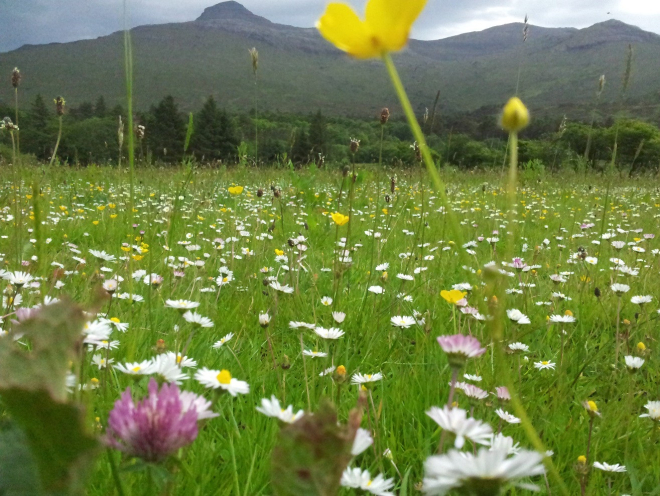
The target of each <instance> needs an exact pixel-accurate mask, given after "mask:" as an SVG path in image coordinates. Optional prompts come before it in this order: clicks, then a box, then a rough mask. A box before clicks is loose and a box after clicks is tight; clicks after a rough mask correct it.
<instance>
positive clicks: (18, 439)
mask: <svg viewBox="0 0 660 496" xmlns="http://www.w3.org/2000/svg"><path fill="white" fill-rule="evenodd" d="M0 494H2V496H33V495H34V496H36V495H40V494H42V492H41V488H40V487H39V483H38V478H37V468H36V466H35V464H34V459H33V458H32V455H31V454H30V449H29V447H28V445H27V439H26V438H25V434H23V432H22V431H21V430H20V429H18V428H17V427H16V426H14V425H10V426H8V427H7V428H5V429H4V430H2V431H0Z"/></svg>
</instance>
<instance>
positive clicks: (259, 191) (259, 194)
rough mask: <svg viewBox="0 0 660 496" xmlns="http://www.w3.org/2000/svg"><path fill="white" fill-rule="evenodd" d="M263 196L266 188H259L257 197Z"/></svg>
mask: <svg viewBox="0 0 660 496" xmlns="http://www.w3.org/2000/svg"><path fill="white" fill-rule="evenodd" d="M262 196H264V190H263V189H261V188H259V189H258V190H257V198H261V197H262Z"/></svg>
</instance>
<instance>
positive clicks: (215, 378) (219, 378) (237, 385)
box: [195, 367, 250, 396]
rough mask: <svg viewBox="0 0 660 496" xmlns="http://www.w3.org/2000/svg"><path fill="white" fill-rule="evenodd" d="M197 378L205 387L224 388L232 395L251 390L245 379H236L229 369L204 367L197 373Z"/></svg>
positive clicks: (246, 392)
mask: <svg viewBox="0 0 660 496" xmlns="http://www.w3.org/2000/svg"><path fill="white" fill-rule="evenodd" d="M195 379H196V380H197V381H198V382H199V383H200V384H201V385H202V386H204V387H207V388H212V389H218V388H222V389H223V390H225V391H227V392H228V393H229V394H231V395H232V396H236V395H238V394H248V393H249V392H250V385H249V384H248V383H247V382H245V381H239V380H238V379H234V378H233V377H232V376H231V374H230V373H229V371H228V370H209V369H207V368H206V367H204V368H203V369H201V370H199V371H198V372H197V373H196V374H195Z"/></svg>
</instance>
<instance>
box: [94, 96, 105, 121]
mask: <svg viewBox="0 0 660 496" xmlns="http://www.w3.org/2000/svg"><path fill="white" fill-rule="evenodd" d="M107 113H108V108H107V107H106V105H105V98H103V96H100V97H99V98H98V100H96V105H94V117H98V118H100V119H103V118H104V117H105V116H106V115H107Z"/></svg>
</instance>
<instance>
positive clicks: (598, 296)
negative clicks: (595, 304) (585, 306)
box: [594, 287, 600, 298]
mask: <svg viewBox="0 0 660 496" xmlns="http://www.w3.org/2000/svg"><path fill="white" fill-rule="evenodd" d="M594 296H595V297H596V298H600V289H598V287H596V288H595V289H594Z"/></svg>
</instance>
